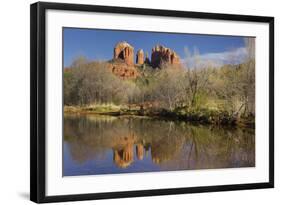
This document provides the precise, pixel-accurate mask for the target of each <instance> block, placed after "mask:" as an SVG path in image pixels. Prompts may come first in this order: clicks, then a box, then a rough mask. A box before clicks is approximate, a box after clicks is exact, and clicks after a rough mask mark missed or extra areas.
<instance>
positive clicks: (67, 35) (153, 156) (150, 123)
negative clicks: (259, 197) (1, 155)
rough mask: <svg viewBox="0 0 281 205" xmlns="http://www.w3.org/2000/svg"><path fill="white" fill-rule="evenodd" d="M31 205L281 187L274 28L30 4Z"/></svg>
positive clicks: (238, 20)
mask: <svg viewBox="0 0 281 205" xmlns="http://www.w3.org/2000/svg"><path fill="white" fill-rule="evenodd" d="M30 19H31V36H30V43H31V92H30V93H31V101H30V102H31V105H30V108H31V114H30V117H31V127H30V131H31V139H30V143H31V146H30V147H31V150H30V151H31V152H30V157H31V158H30V160H31V163H30V164H31V168H30V172H31V173H30V180H31V181H30V192H31V194H30V198H31V200H32V201H34V202H37V203H43V202H59V201H74V200H93V199H108V198H121V197H138V196H153V195H167V194H185V193H197V192H213V191H229V190H244V189H259V188H273V187H274V18H273V17H264V16H247V15H230V14H215V13H202V12H187V11H172V10H156V9H142V8H125V7H108V6H96V5H79V4H63V3H43V2H40V3H35V4H32V5H31V18H30Z"/></svg>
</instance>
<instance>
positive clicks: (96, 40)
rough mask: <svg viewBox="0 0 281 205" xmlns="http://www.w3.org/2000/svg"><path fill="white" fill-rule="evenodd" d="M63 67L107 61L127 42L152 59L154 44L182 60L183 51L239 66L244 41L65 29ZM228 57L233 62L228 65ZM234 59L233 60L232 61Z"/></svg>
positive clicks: (240, 38)
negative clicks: (83, 61)
mask: <svg viewBox="0 0 281 205" xmlns="http://www.w3.org/2000/svg"><path fill="white" fill-rule="evenodd" d="M63 32H64V33H63V37H64V39H63V40H64V67H67V66H69V65H71V63H72V61H73V60H74V59H75V58H76V57H78V56H84V57H86V58H87V59H88V60H110V59H112V56H113V48H114V46H115V45H116V43H118V42H119V41H127V42H128V43H129V44H131V45H132V46H133V47H134V50H135V54H136V51H137V50H138V49H143V50H144V52H145V53H146V52H148V53H149V57H150V55H151V49H152V47H154V46H155V45H156V44H161V45H164V46H166V47H168V48H171V49H173V50H174V51H176V53H177V54H178V55H179V56H180V57H181V59H185V56H186V55H185V49H186V48H188V49H189V50H191V51H192V50H193V49H194V48H195V47H196V48H197V49H198V50H199V52H200V55H201V57H202V59H203V60H206V61H209V60H210V61H213V62H214V63H216V64H226V63H239V62H240V61H242V60H243V58H244V56H245V53H246V49H245V45H244V37H239V36H217V35H199V34H178V33H177V34H175V33H156V32H134V31H114V30H98V29H78V28H64V30H63ZM229 56H231V57H232V61H234V62H229ZM233 59H234V60H233Z"/></svg>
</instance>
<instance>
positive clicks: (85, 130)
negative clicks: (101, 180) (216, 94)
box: [63, 115, 255, 176]
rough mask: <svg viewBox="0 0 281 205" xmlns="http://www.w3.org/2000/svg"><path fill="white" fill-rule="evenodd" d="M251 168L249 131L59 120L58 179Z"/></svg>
mask: <svg viewBox="0 0 281 205" xmlns="http://www.w3.org/2000/svg"><path fill="white" fill-rule="evenodd" d="M253 166H255V132H254V129H237V128H232V129H230V128H225V127H222V128H218V127H212V126H202V125H190V124H188V123H185V122H174V121H164V120H156V119H151V118H136V117H110V116H95V115H83V116H78V115H65V116H64V143H63V175H64V176H76V175H95V174H114V173H130V172H131V173H132V172H152V171H174V170H194V169H215V168H238V167H253Z"/></svg>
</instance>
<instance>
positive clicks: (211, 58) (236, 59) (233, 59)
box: [182, 47, 247, 67]
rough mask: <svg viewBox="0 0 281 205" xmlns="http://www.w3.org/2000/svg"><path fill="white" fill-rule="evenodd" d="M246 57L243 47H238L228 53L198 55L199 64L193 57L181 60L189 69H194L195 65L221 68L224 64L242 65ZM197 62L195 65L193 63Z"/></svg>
mask: <svg viewBox="0 0 281 205" xmlns="http://www.w3.org/2000/svg"><path fill="white" fill-rule="evenodd" d="M246 56H247V50H246V48H245V47H240V48H237V49H233V50H230V51H224V52H219V53H205V54H201V55H200V58H199V59H200V60H199V62H198V61H197V60H196V59H197V58H196V56H195V55H191V56H190V57H188V58H185V59H182V62H183V63H184V64H186V65H187V66H189V67H194V65H195V64H197V65H198V64H199V65H212V66H222V65H225V64H239V63H242V62H243V61H244V60H245V58H246ZM196 61H197V63H195V62H196Z"/></svg>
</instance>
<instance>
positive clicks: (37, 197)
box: [30, 2, 274, 203]
mask: <svg viewBox="0 0 281 205" xmlns="http://www.w3.org/2000/svg"><path fill="white" fill-rule="evenodd" d="M48 9H54V10H65V11H86V12H101V13H122V14H137V15H152V16H170V17H181V18H195V19H215V20H230V21H231V20H233V21H247V22H262V23H267V24H269V51H268V52H269V104H270V106H269V181H268V182H263V183H248V184H235V185H234V184H230V185H220V186H203V187H190V188H171V189H158V190H141V191H133V190H132V191H126V192H110V193H89V194H74V195H60V196H46V190H45V188H46V181H45V178H46V173H45V168H46V165H45V163H46V161H45V159H46V153H45V151H46V147H45V146H46V139H45V133H46V127H45V123H46V120H45V116H46V96H45V95H46V93H45V90H46V81H45V73H46V68H45V63H46V59H45V49H46V46H45V37H46V36H45V35H46V31H45V25H46V21H45V20H46V10H48ZM273 187H274V18H273V17H265V16H248V15H230V14H218V13H202V12H187V11H172V10H156V9H143V8H126V7H110V6H96V5H82V4H65V3H47V2H38V3H35V4H32V5H31V6H30V199H31V200H32V201H34V202H37V203H45V202H61V201H76V200H97V199H109V198H123V197H140V196H154V195H169V194H186V193H198V192H214V191H231V190H245V189H261V188H273Z"/></svg>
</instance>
